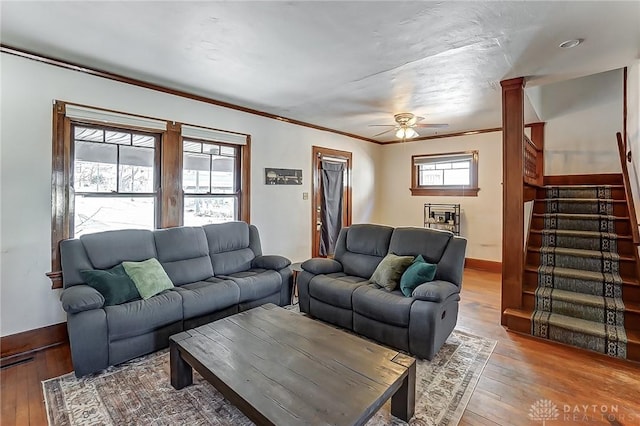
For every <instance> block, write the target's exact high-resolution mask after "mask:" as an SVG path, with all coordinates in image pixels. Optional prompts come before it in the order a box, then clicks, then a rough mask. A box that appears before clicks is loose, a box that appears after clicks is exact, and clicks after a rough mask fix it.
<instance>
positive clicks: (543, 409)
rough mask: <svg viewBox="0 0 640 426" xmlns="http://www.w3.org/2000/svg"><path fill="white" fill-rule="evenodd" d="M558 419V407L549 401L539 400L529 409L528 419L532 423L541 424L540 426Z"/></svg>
mask: <svg viewBox="0 0 640 426" xmlns="http://www.w3.org/2000/svg"><path fill="white" fill-rule="evenodd" d="M558 417H560V412H559V411H558V407H557V406H556V404H554V403H553V402H552V401H551V400H549V399H539V400H537V401H536V402H535V403H533V404H531V408H529V418H530V419H531V420H533V421H534V422H542V426H544V425H545V424H546V422H547V420H558Z"/></svg>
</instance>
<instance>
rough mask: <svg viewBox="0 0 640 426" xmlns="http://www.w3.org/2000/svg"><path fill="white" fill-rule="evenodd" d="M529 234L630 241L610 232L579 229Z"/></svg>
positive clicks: (629, 237)
mask: <svg viewBox="0 0 640 426" xmlns="http://www.w3.org/2000/svg"><path fill="white" fill-rule="evenodd" d="M531 232H533V233H537V234H556V235H564V236H567V237H581V238H603V237H604V238H615V239H620V240H621V239H625V240H630V239H631V236H630V235H618V234H614V233H612V232H598V231H582V230H579V229H532V230H531Z"/></svg>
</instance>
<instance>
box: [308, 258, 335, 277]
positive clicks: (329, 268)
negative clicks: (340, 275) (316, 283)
mask: <svg viewBox="0 0 640 426" xmlns="http://www.w3.org/2000/svg"><path fill="white" fill-rule="evenodd" d="M302 269H304V270H305V271H307V272H311V273H312V274H314V275H319V274H333V273H334V272H342V263H340V262H338V261H337V260H333V259H325V258H322V257H316V258H313V259H309V260H307V261H305V262H303V263H302Z"/></svg>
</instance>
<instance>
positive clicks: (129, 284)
mask: <svg viewBox="0 0 640 426" xmlns="http://www.w3.org/2000/svg"><path fill="white" fill-rule="evenodd" d="M80 275H82V278H83V279H84V280H85V282H86V283H87V285H88V286H90V287H93V288H95V289H96V290H98V292H100V294H101V295H102V296H104V304H105V306H112V305H119V304H120V303H125V302H129V301H131V300H134V299H138V298H139V297H140V293H139V292H138V289H137V288H136V285H135V284H134V282H133V281H132V280H131V278H129V275H127V272H126V271H125V270H124V267H123V266H122V264H120V265H116V266H114V267H113V268H111V269H106V270H102V269H86V270H82V271H80Z"/></svg>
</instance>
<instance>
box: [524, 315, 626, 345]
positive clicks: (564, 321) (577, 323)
mask: <svg viewBox="0 0 640 426" xmlns="http://www.w3.org/2000/svg"><path fill="white" fill-rule="evenodd" d="M544 314H546V315H547V317H548V320H547V321H548V322H549V325H552V326H555V327H560V328H563V329H565V330H570V331H575V332H578V333H583V334H588V335H591V336H596V337H599V338H606V337H608V336H607V332H606V328H612V329H614V330H615V331H616V332H617V335H618V338H617V340H618V341H620V342H625V343H626V341H627V335H626V333H625V330H624V327H622V326H606V327H605V325H604V324H602V323H597V322H594V321H587V320H583V319H580V318H573V317H568V316H565V315H559V314H554V313H548V312H544ZM535 316H536V313H535V312H534V317H535Z"/></svg>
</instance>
